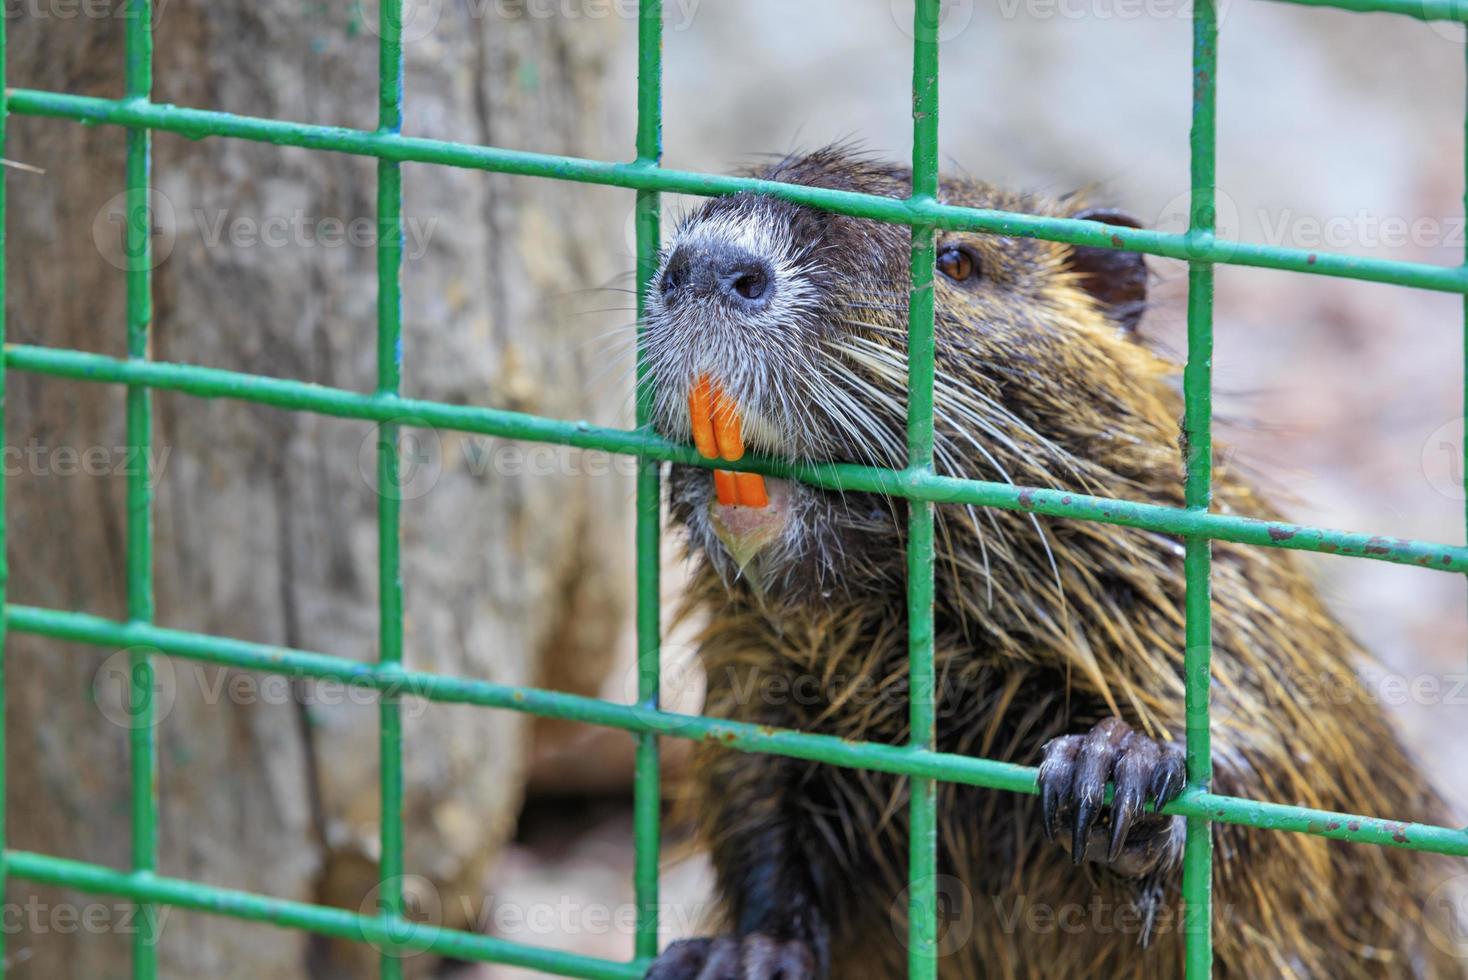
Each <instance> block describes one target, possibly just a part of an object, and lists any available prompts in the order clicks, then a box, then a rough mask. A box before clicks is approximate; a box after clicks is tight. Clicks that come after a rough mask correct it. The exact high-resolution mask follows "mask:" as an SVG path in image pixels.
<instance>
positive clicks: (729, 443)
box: [688, 374, 770, 507]
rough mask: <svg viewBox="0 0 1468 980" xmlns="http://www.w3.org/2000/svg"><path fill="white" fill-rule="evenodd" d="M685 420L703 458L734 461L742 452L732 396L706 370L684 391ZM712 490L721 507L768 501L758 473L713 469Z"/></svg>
mask: <svg viewBox="0 0 1468 980" xmlns="http://www.w3.org/2000/svg"><path fill="white" fill-rule="evenodd" d="M688 420H689V422H690V424H691V426H692V428H693V445H694V446H695V447H696V448H697V449H698V453H699V455H700V456H702V457H703V458H704V459H726V460H728V461H729V462H731V463H732V462H734V461H735V460H737V459H739V458H740V457H742V456H743V455H744V430H743V423H742V422H741V421H740V418H739V412H738V410H737V409H736V408H735V407H734V401H733V399H731V398H729V397H727V396H726V395H725V394H724V389H723V388H721V387H720V386H719V383H718V382H717V381H714V380H713V379H712V378H710V377H709V376H708V375H706V374H701V375H699V376H698V378H697V379H696V380H695V381H694V382H693V387H692V388H690V389H689V391H688ZM714 492H715V493H716V494H717V495H718V498H719V503H720V504H723V505H724V506H725V507H733V506H736V505H737V506H741V507H764V506H767V505H768V504H769V502H770V497H769V494H768V493H766V492H765V478H764V477H762V476H760V475H759V474H758V473H731V472H729V471H728V470H714Z"/></svg>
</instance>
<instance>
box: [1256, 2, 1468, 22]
mask: <svg viewBox="0 0 1468 980" xmlns="http://www.w3.org/2000/svg"><path fill="white" fill-rule="evenodd" d="M1275 2H1277V3H1292V4H1297V5H1299V6H1303V7H1319V8H1325V9H1334V10H1346V11H1350V12H1351V13H1357V14H1401V15H1402V16H1404V17H1412V18H1415V19H1416V20H1423V21H1440V20H1448V21H1454V20H1455V21H1460V22H1461V21H1464V20H1468V6H1465V5H1464V4H1463V2H1462V0H1275Z"/></svg>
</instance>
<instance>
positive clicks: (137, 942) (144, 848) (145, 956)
mask: <svg viewBox="0 0 1468 980" xmlns="http://www.w3.org/2000/svg"><path fill="white" fill-rule="evenodd" d="M125 10H126V18H127V24H126V32H127V40H126V58H127V70H126V88H127V97H128V99H130V100H139V101H146V100H147V99H149V98H151V97H152V93H153V4H152V0H128V3H127V6H126V8H125ZM152 157H153V140H152V133H150V132H149V131H148V130H147V129H143V128H139V127H133V128H129V129H128V131H127V191H126V195H127V197H126V202H127V215H126V220H125V221H124V225H123V228H124V231H123V239H124V245H125V253H124V254H125V256H126V262H127V273H126V275H127V354H128V358H129V359H130V360H145V359H146V358H147V357H148V353H149V332H150V331H151V329H152V324H153V245H152V237H153V217H152V213H151V209H150V202H149V200H148V197H149V194H150V193H151V188H150V186H149V181H150V179H151V176H152V174H151V169H152V163H153V160H152ZM126 410H127V444H128V451H129V452H130V453H132V454H135V455H134V456H133V458H134V459H147V458H148V447H149V445H150V443H151V441H152V426H153V411H152V392H151V391H150V390H149V389H148V388H147V387H146V386H143V385H130V386H129V387H128V390H127V409H126ZM153 611H154V610H153V500H152V490H151V489H150V487H149V485H148V473H147V468H146V467H141V466H135V467H133V468H132V469H131V471H130V472H129V474H128V477H127V612H128V618H129V619H131V620H134V621H136V622H143V623H148V622H152V620H153ZM128 660H129V668H130V670H129V673H130V677H131V683H130V684H129V691H128V703H129V710H130V712H131V723H132V727H131V728H130V729H129V730H128V739H129V744H130V755H131V760H132V767H131V768H132V792H131V797H132V819H131V823H132V865H133V869H134V870H135V871H138V872H142V873H152V872H154V871H156V870H157V868H158V732H157V726H156V724H155V719H154V705H153V693H154V677H153V662H152V658H151V656H150V654H149V653H148V651H147V649H146V648H140V647H134V648H132V649H131V650H130V651H129V654H128ZM156 913H157V910H156V907H155V906H153V905H150V904H148V903H144V904H142V905H141V906H140V907H139V909H138V919H139V928H138V931H137V932H136V933H135V934H134V936H133V950H132V964H133V976H134V977H135V978H137V980H153V978H155V977H157V975H158V940H159V938H160V937H159V930H158V918H157V914H156Z"/></svg>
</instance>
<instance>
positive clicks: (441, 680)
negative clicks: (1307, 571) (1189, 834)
mask: <svg viewBox="0 0 1468 980" xmlns="http://www.w3.org/2000/svg"><path fill="white" fill-rule="evenodd" d="M4 619H5V626H6V628H7V629H9V630H11V631H14V632H20V633H31V634H35V635H38V636H49V637H52V638H54V639H59V640H67V641H71V642H74V643H85V644H89V645H92V646H100V647H107V648H111V649H128V648H133V647H143V648H147V649H150V650H155V651H157V652H159V653H166V654H170V655H173V656H177V657H183V658H185V659H188V660H197V661H201V662H204V663H214V664H219V665H221V666H226V667H234V668H238V669H241V670H252V671H260V672H264V673H271V674H282V675H285V676H289V677H316V678H321V679H325V680H334V681H339V682H342V683H346V684H352V685H357V686H360V687H364V688H368V689H371V690H377V691H388V692H390V693H392V694H393V695H395V696H402V697H418V698H423V699H425V700H428V701H435V702H444V703H451V704H473V705H478V706H480V707H486V708H505V709H509V710H512V711H523V712H526V713H528V714H532V715H539V716H543V717H547V718H560V719H564V720H567V721H578V722H584V723H586V724H591V725H600V726H602V727H605V728H618V729H622V730H624V731H629V732H650V733H653V734H656V735H663V736H669V737H673V738H685V739H696V740H701V741H707V742H717V743H719V744H720V745H724V746H726V747H728V748H730V749H734V750H737V751H740V752H758V753H766V754H770V755H781V756H788V757H790V758H795V759H806V760H809V761H812V762H824V763H828V764H830V765H835V766H842V767H845V768H848V769H874V770H878V771H880V772H890V773H895V774H898V775H904V776H923V777H926V778H929V779H938V780H943V781H945V782H953V783H965V784H968V785H972V786H985V787H989V788H991V789H999V790H1005V791H1008V792H1012V793H1031V794H1032V793H1034V792H1036V788H1035V773H1036V770H1035V769H1034V768H1033V767H1030V766H1020V765H1015V764H1013V763H1008V762H999V761H997V760H993V759H978V758H974V757H972V756H966V755H955V754H953V753H948V752H936V751H932V750H929V749H922V748H915V747H912V746H906V745H882V744H876V743H870V742H853V741H849V740H847V739H843V738H836V737H834V736H830V735H816V734H810V733H806V732H795V731H790V730H787V729H780V728H771V727H768V726H763V725H751V724H747V723H743V722H736V721H727V720H723V719H717V718H705V717H703V716H700V715H685V714H677V713H674V712H669V711H662V710H659V709H658V708H657V707H656V706H655V705H653V704H652V703H650V702H649V703H642V704H614V703H612V702H609V701H599V700H597V699H596V698H588V697H582V696H580V695H575V694H565V693H562V692H559V691H545V690H540V689H538V688H527V687H516V686H514V685H510V684H497V683H494V682H491V681H483V680H475V679H471V678H463V677H447V676H444V675H442V674H432V673H428V672H425V671H417V670H407V669H405V668H403V667H401V666H399V665H397V664H382V663H370V662H363V661H357V660H350V659H348V658H345V657H334V656H329V655H327V654H323V653H311V652H308V651H304V650H293V649H290V648H287V647H277V646H269V645H266V644H261V643H250V642H248V641H245V640H235V639H229V638H226V637H217V636H208V635H205V634H202V633H190V632H186V631H183V630H173V629H168V628H166V627H161V626H153V625H150V624H146V623H120V622H115V621H113V620H108V619H102V618H100V617H97V616H89V615H86V614H84V613H76V612H67V611H62V610H55V609H39V608H36V607H34V606H17V605H9V606H6V607H5V617H4ZM1164 812H1166V813H1171V814H1178V815H1181V816H1191V817H1204V818H1207V819H1209V820H1217V821H1222V822H1224V823H1236V824H1244V825H1247V826H1250V827H1268V828H1271V829H1274V830H1288V831H1293V832H1296V833H1304V834H1313V835H1315V836H1319V837H1331V838H1335V839H1338V840H1347V841H1355V842H1358V843H1365V844H1380V845H1386V846H1389V847H1404V848H1408V849H1413V850H1423V851H1435V852H1438V853H1442V854H1451V855H1456V856H1460V857H1468V831H1465V830H1460V829H1456V828H1449V827H1435V826H1431V825H1428V824H1419V823H1407V822H1399V821H1391V820H1382V819H1379V818H1375V817H1365V816H1359V815H1356V814H1347V813H1335V812H1333V811H1328V810H1312V809H1308V808H1305V807H1297V806H1289V805H1286V804H1282V803H1267V802H1262V801H1257V800H1247V799H1242V798H1239V797H1231V796H1220V795H1217V794H1214V793H1200V792H1197V791H1196V790H1192V791H1186V792H1184V793H1183V795H1182V796H1180V797H1179V798H1178V799H1177V800H1175V801H1173V802H1172V803H1170V804H1169V805H1168V806H1167V807H1166V808H1165V810H1164Z"/></svg>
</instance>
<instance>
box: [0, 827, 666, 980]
mask: <svg viewBox="0 0 1468 980" xmlns="http://www.w3.org/2000/svg"><path fill="white" fill-rule="evenodd" d="M5 857H6V860H7V862H8V863H9V865H10V867H11V873H12V874H13V875H14V876H15V877H17V878H24V879H26V880H28V881H36V882H41V883H44V884H48V885H56V886H58V887H62V888H75V889H79V890H81V891H84V892H90V893H93V894H102V895H120V896H123V897H125V898H131V899H133V900H134V901H139V902H157V903H163V904H167V905H172V906H177V907H179V908H186V909H194V910H196V911H200V912H208V913H212V914H216V915H224V916H229V917H231V918H236V919H242V920H246V921H250V922H268V923H272V924H274V925H278V926H284V927H285V928H288V929H304V930H306V931H308V932H314V933H319V934H321V935H324V936H334V937H336V938H338V939H345V940H349V941H355V942H368V943H373V944H375V945H378V946H381V947H383V948H387V949H398V950H400V951H402V952H423V951H432V952H435V953H439V954H442V955H443V956H447V957H453V958H455V959H462V960H474V961H479V962H493V963H505V964H509V965H511V966H518V967H523V968H525V969H529V970H538V971H541V972H543V973H550V974H556V975H559V976H565V977H587V978H590V980H641V977H642V975H643V973H645V972H646V970H647V964H646V963H644V962H638V961H634V962H631V963H616V962H612V961H610V960H601V959H595V958H592V957H589V956H578V955H575V954H572V953H563V952H560V951H558V950H549V949H541V948H539V947H535V946H526V945H523V944H520V943H513V942H508V941H506V940H503V939H495V938H493V937H490V936H484V935H480V934H478V933H471V932H461V931H459V930H456V929H446V928H443V927H441V926H435V925H432V924H428V923H422V922H414V921H412V920H410V919H404V918H402V917H399V916H365V915H359V914H357V913H355V912H349V911H347V910H345V909H338V908H330V907H328V906H324V905H310V904H307V903H305V902H293V901H289V900H286V899H282V898H269V897H266V896H264V895H255V894H252V893H250V892H243V891H236V890H234V889H229V888H216V887H214V886H211V885H204V884H199V883H197V882H192V881H185V880H182V879H179V878H165V877H161V876H156V875H149V876H140V875H137V874H128V873H127V872H125V871H115V870H113V869H111V868H106V867H102V866H101V865H96V864H86V863H83V862H81V861H69V860H66V859H65V858H58V857H52V856H50V855H45V854H33V853H31V852H28V851H10V852H7V853H6V855H5ZM404 936H411V937H412V940H411V942H410V943H406V944H404V943H402V939H403V937H404Z"/></svg>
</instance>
